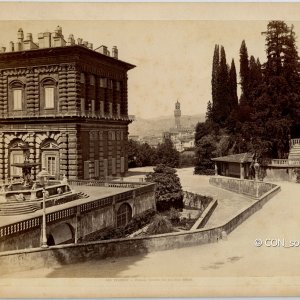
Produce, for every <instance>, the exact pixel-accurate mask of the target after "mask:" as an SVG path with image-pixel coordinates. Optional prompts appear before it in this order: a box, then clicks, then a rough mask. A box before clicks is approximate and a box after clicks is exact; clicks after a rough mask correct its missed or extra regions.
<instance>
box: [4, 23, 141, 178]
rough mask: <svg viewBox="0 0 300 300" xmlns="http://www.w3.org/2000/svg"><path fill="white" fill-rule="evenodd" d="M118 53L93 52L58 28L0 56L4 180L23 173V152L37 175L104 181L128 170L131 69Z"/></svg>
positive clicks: (103, 49) (25, 40)
mask: <svg viewBox="0 0 300 300" xmlns="http://www.w3.org/2000/svg"><path fill="white" fill-rule="evenodd" d="M134 67H135V66H134V65H131V64H129V63H126V62H123V61H121V60H119V59H118V49H117V47H115V46H114V47H113V49H112V51H111V53H110V51H109V50H108V49H107V47H106V46H101V47H99V48H97V49H95V50H93V45H92V44H91V43H88V42H85V41H83V40H82V39H80V38H79V39H77V41H76V42H75V39H74V36H73V35H70V36H69V37H68V38H67V40H65V39H64V36H63V34H62V29H61V27H59V26H58V27H57V28H56V30H55V31H54V32H53V33H51V32H44V33H40V34H39V35H38V42H35V41H33V38H32V34H31V33H28V34H27V35H26V38H24V33H23V30H22V29H19V31H18V35H17V41H16V42H10V44H9V48H8V49H6V48H4V47H2V49H1V53H0V179H2V180H3V179H8V178H12V177H15V176H20V175H21V169H20V168H16V167H15V166H13V164H14V163H22V162H23V160H24V149H27V151H29V153H30V156H29V161H30V162H37V163H39V165H38V166H37V167H35V168H33V172H32V173H33V177H34V178H35V176H36V174H37V173H38V172H39V171H40V169H41V168H42V167H45V168H46V170H47V171H48V172H49V173H50V174H52V175H53V177H56V178H61V177H62V176H63V175H64V174H65V175H66V176H67V177H68V178H70V179H78V178H80V179H90V178H96V179H97V178H104V177H107V176H122V175H123V174H124V173H125V172H126V171H127V139H128V124H129V123H130V122H131V121H132V119H133V117H130V116H128V107H127V71H128V70H130V69H132V68H134Z"/></svg>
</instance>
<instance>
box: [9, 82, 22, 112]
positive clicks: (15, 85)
mask: <svg viewBox="0 0 300 300" xmlns="http://www.w3.org/2000/svg"><path fill="white" fill-rule="evenodd" d="M9 87H10V98H11V101H10V104H9V106H10V110H23V108H24V105H23V104H24V95H25V93H24V90H25V85H24V84H23V83H22V82H21V81H19V80H14V81H13V82H11V83H10V85H9Z"/></svg>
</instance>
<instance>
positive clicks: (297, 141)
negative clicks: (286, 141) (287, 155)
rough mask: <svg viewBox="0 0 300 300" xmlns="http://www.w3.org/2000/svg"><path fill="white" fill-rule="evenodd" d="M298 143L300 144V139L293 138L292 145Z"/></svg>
mask: <svg viewBox="0 0 300 300" xmlns="http://www.w3.org/2000/svg"><path fill="white" fill-rule="evenodd" d="M296 144H300V139H291V146H294V145H296Z"/></svg>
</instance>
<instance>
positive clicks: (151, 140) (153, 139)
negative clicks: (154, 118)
mask: <svg viewBox="0 0 300 300" xmlns="http://www.w3.org/2000/svg"><path fill="white" fill-rule="evenodd" d="M140 142H142V143H147V144H148V145H149V146H151V147H154V148H156V147H157V146H158V144H161V143H162V142H163V138H162V137H161V136H155V135H151V136H144V137H143V138H141V139H140Z"/></svg>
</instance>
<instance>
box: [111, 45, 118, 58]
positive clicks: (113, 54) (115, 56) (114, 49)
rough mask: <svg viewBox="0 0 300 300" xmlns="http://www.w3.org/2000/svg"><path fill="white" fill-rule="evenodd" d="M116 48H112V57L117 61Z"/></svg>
mask: <svg viewBox="0 0 300 300" xmlns="http://www.w3.org/2000/svg"><path fill="white" fill-rule="evenodd" d="M118 54H119V53H118V48H117V46H113V47H112V57H113V58H115V59H118Z"/></svg>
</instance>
